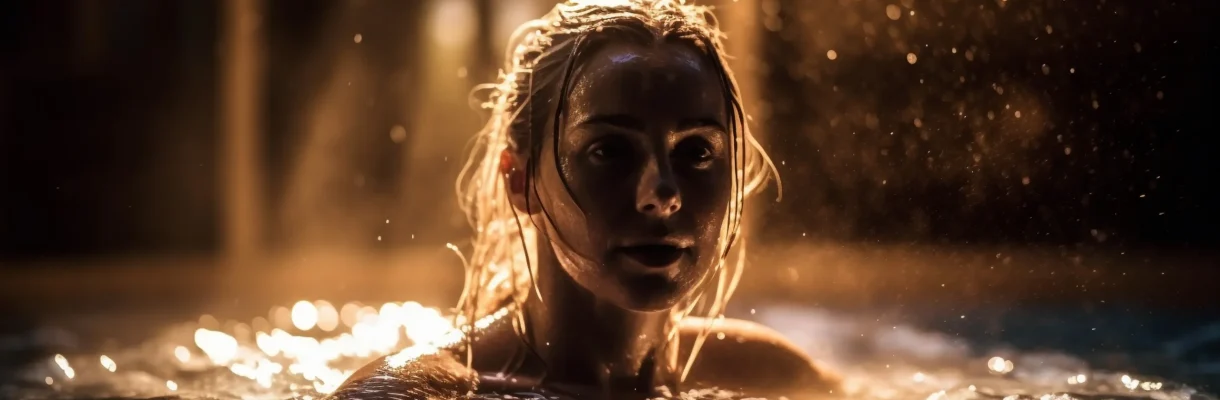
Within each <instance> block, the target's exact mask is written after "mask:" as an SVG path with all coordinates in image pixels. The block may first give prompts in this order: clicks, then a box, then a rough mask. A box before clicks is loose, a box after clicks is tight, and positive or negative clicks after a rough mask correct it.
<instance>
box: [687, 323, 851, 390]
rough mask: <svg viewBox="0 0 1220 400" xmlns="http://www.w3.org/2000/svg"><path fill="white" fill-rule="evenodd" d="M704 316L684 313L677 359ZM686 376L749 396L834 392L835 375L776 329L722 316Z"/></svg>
mask: <svg viewBox="0 0 1220 400" xmlns="http://www.w3.org/2000/svg"><path fill="white" fill-rule="evenodd" d="M708 322H709V321H708V320H707V319H703V318H687V319H686V320H683V322H682V325H681V326H680V329H681V330H680V332H681V335H682V343H683V346H682V347H683V348H682V356H683V358H682V359H685V358H686V355H687V354H689V352H690V349H691V343H693V342H694V340H695V339H696V338H697V337H698V336H699V333H700V332H702V331H703V329H705V328H707V326H708ZM688 379H693V380H694V381H696V382H701V383H704V384H708V385H713V386H717V387H721V388H725V389H731V390H740V391H744V392H745V393H747V394H751V395H771V396H780V395H782V396H787V397H789V398H805V397H807V395H802V394H826V393H831V392H832V391H835V389H837V387H838V383H839V378H838V377H837V376H835V375H834V374H833V373H832V372H831V371H830V370H829V369H827V368H825V367H824V366H822V365H820V364H818V363H817V362H816V361H814V360H813V359H812V358H810V357H809V355H808V354H805V352H804V351H802V350H801V349H800V348H798V347H797V346H796V345H794V344H792V342H790V341H789V340H788V339H787V338H785V337H784V336H783V335H781V334H779V332H776V331H775V330H773V329H771V328H768V327H766V326H764V325H762V324H758V323H754V322H750V321H744V320H738V319H725V320H723V321H721V322H720V323H717V324H715V325H714V326H713V327H712V330H711V333H710V334H708V336H707V338H706V340H705V341H704V343H703V346H702V347H701V348H700V350H699V353H698V355H697V357H696V358H695V364H694V365H693V366H692V369H691V372H690V376H689V377H688Z"/></svg>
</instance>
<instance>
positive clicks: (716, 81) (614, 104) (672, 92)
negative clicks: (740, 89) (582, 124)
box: [567, 42, 725, 121]
mask: <svg viewBox="0 0 1220 400" xmlns="http://www.w3.org/2000/svg"><path fill="white" fill-rule="evenodd" d="M568 104H569V106H568V110H567V111H568V114H569V115H571V116H579V115H589V114H627V115H633V116H638V117H642V118H648V117H679V118H704V119H715V120H717V121H724V118H725V117H724V113H725V92H724V89H723V87H722V86H721V81H720V77H719V75H718V74H717V72H716V71H715V69H714V67H713V66H712V65H711V62H710V61H709V60H708V59H707V58H706V56H705V55H703V54H701V53H700V52H699V51H698V50H696V49H694V48H693V47H692V46H691V45H688V44H683V43H663V44H659V45H655V46H644V45H638V44H632V43H622V42H614V43H609V44H607V45H605V46H603V47H601V48H599V49H598V50H597V51H596V52H594V53H593V54H592V55H590V56H589V57H588V58H587V59H586V60H585V61H584V63H583V64H582V65H581V66H580V68H579V69H578V70H577V76H576V77H574V79H573V83H572V88H571V91H570V92H569V98H568ZM575 120H580V118H575Z"/></svg>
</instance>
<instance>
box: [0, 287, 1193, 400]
mask: <svg viewBox="0 0 1220 400" xmlns="http://www.w3.org/2000/svg"><path fill="white" fill-rule="evenodd" d="M270 316H271V319H270V320H268V319H263V318H261V317H260V318H256V319H255V320H253V321H251V322H250V323H249V324H247V323H245V322H237V321H228V322H226V323H224V324H221V323H220V322H219V321H217V320H216V319H215V318H213V317H211V316H203V317H201V318H200V319H199V321H198V322H192V323H187V324H182V325H179V326H176V327H173V328H171V329H169V330H167V331H166V332H164V333H163V334H161V335H160V336H158V337H156V338H154V339H152V340H149V341H147V342H145V343H143V344H142V345H140V346H137V347H135V348H130V349H127V350H124V351H120V352H114V353H110V354H103V355H99V354H93V355H59V354H57V355H55V356H54V357H52V358H51V359H48V360H46V362H42V363H38V364H37V365H34V366H32V367H31V368H28V369H26V370H25V371H23V372H22V374H21V376H20V377H19V378H18V379H19V382H20V386H19V387H0V396H2V397H5V398H8V397H22V398H25V397H38V398H47V397H62V398H98V397H156V396H177V397H183V398H234V399H285V398H299V399H306V400H312V399H317V398H321V397H324V396H325V395H326V394H328V393H331V392H332V391H334V390H335V389H336V388H337V387H338V385H339V384H341V383H342V382H343V380H344V379H345V378H346V377H347V376H348V375H349V374H351V373H352V372H354V371H355V370H356V369H357V368H359V367H360V366H362V365H364V364H365V363H367V362H369V361H371V360H373V359H375V358H377V357H380V356H384V355H388V354H394V353H395V352H403V353H410V352H411V350H413V349H412V346H413V345H415V344H420V345H419V346H416V347H415V349H418V348H419V347H420V346H426V344H427V343H434V342H444V341H447V340H449V339H451V338H452V334H453V332H454V331H453V324H452V322H451V320H450V319H448V318H446V317H445V316H444V315H442V314H441V313H440V312H439V311H438V310H436V309H433V308H428V307H424V306H421V305H420V304H418V303H415V302H405V303H386V304H383V305H381V306H380V307H373V306H369V305H362V304H358V303H348V304H346V305H344V306H343V307H342V308H340V309H336V308H335V307H334V306H332V305H331V304H330V303H328V302H325V301H313V302H310V301H300V302H297V303H295V304H293V305H291V306H288V307H276V308H273V309H272V310H271V312H270ZM753 318H754V319H756V320H758V321H760V322H762V323H764V324H767V325H769V326H771V327H774V328H775V329H777V330H779V331H780V332H782V333H784V334H785V335H787V336H788V337H789V338H791V339H792V341H793V342H794V343H796V344H797V345H799V346H801V347H803V348H805V349H806V350H807V351H809V352H810V353H811V354H812V355H813V356H814V357H815V358H817V359H819V360H820V361H822V362H824V363H825V364H826V365H827V366H828V367H830V368H831V369H833V370H835V371H836V372H837V373H838V374H840V375H841V376H842V378H843V383H844V384H843V387H842V389H843V390H844V391H845V393H838V394H836V395H838V396H842V397H846V398H851V399H895V400H905V399H920V400H923V399H927V400H949V399H1005V400H1017V399H1037V400H1052V399H1055V400H1061V399H1094V398H1107V399H1213V397H1210V396H1206V395H1203V394H1200V393H1198V392H1196V391H1195V390H1193V389H1192V388H1189V387H1186V386H1184V385H1179V384H1175V383H1172V382H1167V381H1164V380H1161V379H1157V378H1155V377H1148V376H1143V375H1139V374H1137V373H1135V372H1123V371H1097V370H1091V369H1089V368H1088V366H1087V365H1086V364H1085V362H1083V361H1081V360H1079V359H1075V358H1073V357H1070V356H1067V355H1063V354H1057V353H1016V352H1012V351H1003V350H996V351H994V352H993V354H988V355H987V356H983V357H979V356H977V354H979V353H980V352H979V351H976V350H978V349H972V348H971V346H970V344H969V343H966V342H964V341H963V340H961V339H958V338H955V337H952V336H949V335H945V334H940V333H936V332H927V331H920V330H918V329H915V328H912V327H910V326H905V325H891V326H884V327H882V326H876V325H874V324H869V323H867V322H866V321H865V319H863V318H856V317H852V316H845V315H838V314H833V313H829V312H825V311H821V310H817V309H812V308H808V307H790V306H773V307H769V308H764V309H759V310H758V311H757V313H756V314H755V315H753ZM723 396H725V393H723V392H719V391H714V390H702V391H692V392H690V393H685V394H682V395H681V396H680V397H682V398H724V397H723Z"/></svg>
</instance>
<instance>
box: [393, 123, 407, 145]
mask: <svg viewBox="0 0 1220 400" xmlns="http://www.w3.org/2000/svg"><path fill="white" fill-rule="evenodd" d="M390 140H392V141H394V143H402V142H405V141H406V140H407V128H403V127H402V125H394V127H393V128H390Z"/></svg>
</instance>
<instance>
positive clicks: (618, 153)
mask: <svg viewBox="0 0 1220 400" xmlns="http://www.w3.org/2000/svg"><path fill="white" fill-rule="evenodd" d="M627 147H628V146H627V145H626V144H624V143H622V141H620V140H613V139H609V140H601V141H598V142H597V143H593V145H592V146H589V159H590V160H592V161H593V162H595V163H599V164H608V163H612V162H615V161H616V160H620V159H622V158H623V157H626V156H628V155H629V154H628V153H629V150H628V148H627Z"/></svg>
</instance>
